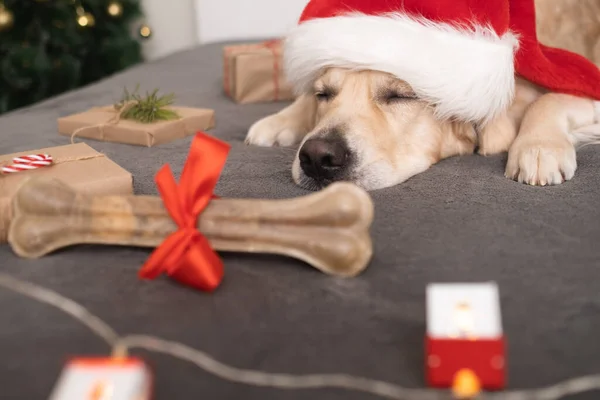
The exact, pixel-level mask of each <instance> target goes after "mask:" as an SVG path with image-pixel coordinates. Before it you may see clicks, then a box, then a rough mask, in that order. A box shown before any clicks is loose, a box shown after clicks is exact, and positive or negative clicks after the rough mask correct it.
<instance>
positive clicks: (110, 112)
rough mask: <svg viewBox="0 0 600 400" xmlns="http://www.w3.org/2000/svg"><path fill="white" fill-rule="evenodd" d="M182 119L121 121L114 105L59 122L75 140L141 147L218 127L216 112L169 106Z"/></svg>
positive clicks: (64, 130)
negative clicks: (81, 139)
mask: <svg viewBox="0 0 600 400" xmlns="http://www.w3.org/2000/svg"><path fill="white" fill-rule="evenodd" d="M166 108H167V109H169V110H172V111H175V112H176V113H177V114H178V115H179V116H180V118H179V119H175V120H169V121H156V122H151V123H142V122H137V121H132V120H128V119H123V118H119V112H118V111H117V110H116V109H115V108H114V107H113V106H105V107H97V108H92V109H90V110H87V111H84V112H82V113H78V114H74V115H69V116H66V117H62V118H59V119H58V132H59V133H60V134H61V135H66V136H71V137H72V138H73V139H75V138H87V139H95V140H100V141H105V142H116V143H124V144H132V145H138V146H147V147H152V146H155V145H159V144H163V143H167V142H171V141H174V140H177V139H182V138H184V137H186V136H191V135H194V134H195V133H196V132H198V131H205V130H208V129H211V128H213V127H214V126H215V112H214V110H211V109H205V108H190V107H175V106H173V107H166Z"/></svg>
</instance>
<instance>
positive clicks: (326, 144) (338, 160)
mask: <svg viewBox="0 0 600 400" xmlns="http://www.w3.org/2000/svg"><path fill="white" fill-rule="evenodd" d="M348 154H349V152H348V147H347V146H346V143H345V142H344V141H343V140H341V139H309V140H307V141H306V142H305V143H304V145H302V148H301V149H300V152H299V154H298V157H299V158H300V167H302V170H303V171H304V173H305V174H306V175H307V176H309V177H311V178H314V179H317V180H324V179H333V178H335V176H336V174H339V173H340V172H341V171H342V170H343V169H344V167H345V166H346V164H347V162H348Z"/></svg>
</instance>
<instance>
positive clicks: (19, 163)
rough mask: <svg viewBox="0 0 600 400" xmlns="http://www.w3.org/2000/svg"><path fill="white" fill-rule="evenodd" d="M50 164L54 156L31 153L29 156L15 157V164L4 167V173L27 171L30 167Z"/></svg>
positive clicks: (41, 166) (34, 167) (35, 167)
mask: <svg viewBox="0 0 600 400" xmlns="http://www.w3.org/2000/svg"><path fill="white" fill-rule="evenodd" d="M50 165H52V156H50V155H49V154H31V155H28V156H21V157H15V158H13V164H12V165H7V166H5V167H2V173H3V174H10V173H14V172H21V171H27V170H30V169H37V168H43V167H48V166H50Z"/></svg>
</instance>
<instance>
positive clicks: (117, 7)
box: [106, 1, 123, 18]
mask: <svg viewBox="0 0 600 400" xmlns="http://www.w3.org/2000/svg"><path fill="white" fill-rule="evenodd" d="M106 12H108V15H110V16H111V17H115V18H116V17H120V16H121V15H122V14H123V5H122V4H121V3H119V2H118V1H112V2H110V4H109V5H108V7H107V8H106Z"/></svg>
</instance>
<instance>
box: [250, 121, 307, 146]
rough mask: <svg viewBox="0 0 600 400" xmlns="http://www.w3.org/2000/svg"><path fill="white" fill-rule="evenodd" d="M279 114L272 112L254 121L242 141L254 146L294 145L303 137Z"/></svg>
mask: <svg viewBox="0 0 600 400" xmlns="http://www.w3.org/2000/svg"><path fill="white" fill-rule="evenodd" d="M286 120H287V118H286V117H285V116H283V115H280V114H273V115H270V116H268V117H265V118H263V119H260V120H258V121H256V122H255V123H254V124H253V125H252V126H251V127H250V129H249V130H248V134H247V135H246V139H245V140H244V142H245V143H246V144H248V145H254V146H264V147H271V146H282V147H288V146H294V145H296V144H298V143H300V142H301V141H302V138H303V137H304V135H303V134H300V133H299V132H298V131H297V130H296V129H294V128H293V127H292V126H290V125H291V124H289V123H286Z"/></svg>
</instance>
